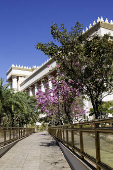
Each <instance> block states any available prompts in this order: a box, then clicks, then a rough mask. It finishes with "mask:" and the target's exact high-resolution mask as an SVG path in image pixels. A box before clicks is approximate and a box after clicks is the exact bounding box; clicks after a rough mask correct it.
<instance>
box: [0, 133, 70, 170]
mask: <svg viewBox="0 0 113 170" xmlns="http://www.w3.org/2000/svg"><path fill="white" fill-rule="evenodd" d="M0 170H71V168H70V167H69V165H68V163H67V161H66V160H65V158H64V156H63V154H62V151H61V150H60V148H59V146H57V144H56V142H55V140H54V139H53V138H52V137H51V136H50V135H49V134H48V132H46V131H44V132H39V133H34V134H32V135H31V136H29V137H27V138H25V139H23V140H21V141H20V142H18V143H17V144H16V145H14V146H13V147H12V148H11V149H10V150H9V151H8V152H7V153H6V154H5V155H4V156H3V157H1V158H0Z"/></svg>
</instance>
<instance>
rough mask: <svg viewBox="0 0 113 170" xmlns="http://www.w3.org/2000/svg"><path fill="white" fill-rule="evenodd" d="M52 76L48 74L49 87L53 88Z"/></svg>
mask: <svg viewBox="0 0 113 170" xmlns="http://www.w3.org/2000/svg"><path fill="white" fill-rule="evenodd" d="M50 78H51V76H50V75H48V89H52V88H53V84H52V83H51V80H50Z"/></svg>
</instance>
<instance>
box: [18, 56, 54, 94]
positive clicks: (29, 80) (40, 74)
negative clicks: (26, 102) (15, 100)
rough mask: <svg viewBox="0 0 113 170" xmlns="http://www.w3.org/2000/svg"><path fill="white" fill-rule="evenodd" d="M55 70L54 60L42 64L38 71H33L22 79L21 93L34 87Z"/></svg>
mask: <svg viewBox="0 0 113 170" xmlns="http://www.w3.org/2000/svg"><path fill="white" fill-rule="evenodd" d="M48 65H49V67H48ZM55 69H56V61H54V59H49V60H48V61H46V62H45V63H44V64H42V65H41V66H40V67H39V69H38V70H35V71H34V72H33V74H31V75H29V76H28V77H26V78H25V79H24V81H23V82H22V83H21V84H20V89H21V91H24V90H25V89H27V88H28V87H30V86H32V85H34V84H35V83H36V82H38V81H40V80H41V79H43V78H44V77H45V76H47V75H49V74H50V73H51V72H53V71H54V70H55Z"/></svg>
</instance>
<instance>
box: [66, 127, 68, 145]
mask: <svg viewBox="0 0 113 170" xmlns="http://www.w3.org/2000/svg"><path fill="white" fill-rule="evenodd" d="M66 145H67V147H68V126H66Z"/></svg>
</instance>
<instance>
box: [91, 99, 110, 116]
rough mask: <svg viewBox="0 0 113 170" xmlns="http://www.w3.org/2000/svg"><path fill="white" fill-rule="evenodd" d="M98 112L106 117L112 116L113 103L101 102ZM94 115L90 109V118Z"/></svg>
mask: <svg viewBox="0 0 113 170" xmlns="http://www.w3.org/2000/svg"><path fill="white" fill-rule="evenodd" d="M99 112H100V113H101V114H102V115H104V116H107V115H108V114H109V113H110V114H113V101H107V102H102V104H101V105H99ZM93 114H94V109H93V108H91V109H90V116H91V115H93Z"/></svg>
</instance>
